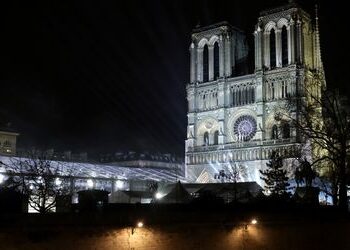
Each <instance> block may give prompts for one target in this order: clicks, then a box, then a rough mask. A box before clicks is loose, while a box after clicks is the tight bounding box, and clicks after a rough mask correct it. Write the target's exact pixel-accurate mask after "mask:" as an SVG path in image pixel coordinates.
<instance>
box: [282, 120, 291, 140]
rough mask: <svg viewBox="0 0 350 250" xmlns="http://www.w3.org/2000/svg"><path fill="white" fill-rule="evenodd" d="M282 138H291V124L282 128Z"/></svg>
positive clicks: (285, 124) (286, 124)
mask: <svg viewBox="0 0 350 250" xmlns="http://www.w3.org/2000/svg"><path fill="white" fill-rule="evenodd" d="M282 137H283V138H284V139H287V138H290V125H289V123H284V124H283V126H282Z"/></svg>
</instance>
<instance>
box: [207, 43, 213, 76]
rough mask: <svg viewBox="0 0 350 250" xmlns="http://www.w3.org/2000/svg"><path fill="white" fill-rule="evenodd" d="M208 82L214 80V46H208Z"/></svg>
mask: <svg viewBox="0 0 350 250" xmlns="http://www.w3.org/2000/svg"><path fill="white" fill-rule="evenodd" d="M208 54H209V60H208V63H209V81H212V80H214V46H213V45H208Z"/></svg>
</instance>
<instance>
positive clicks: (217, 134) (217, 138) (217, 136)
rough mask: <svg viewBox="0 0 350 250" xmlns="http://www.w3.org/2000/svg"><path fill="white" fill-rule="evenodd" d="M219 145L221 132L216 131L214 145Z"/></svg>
mask: <svg viewBox="0 0 350 250" xmlns="http://www.w3.org/2000/svg"><path fill="white" fill-rule="evenodd" d="M218 144H219V131H218V130H216V131H215V133H214V145H218Z"/></svg>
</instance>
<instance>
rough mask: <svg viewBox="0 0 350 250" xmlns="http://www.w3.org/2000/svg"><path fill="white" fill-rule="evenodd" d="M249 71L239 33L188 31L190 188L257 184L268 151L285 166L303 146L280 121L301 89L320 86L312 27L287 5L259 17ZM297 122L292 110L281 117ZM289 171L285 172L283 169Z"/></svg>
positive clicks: (219, 28) (224, 27) (223, 28)
mask: <svg viewBox="0 0 350 250" xmlns="http://www.w3.org/2000/svg"><path fill="white" fill-rule="evenodd" d="M254 38H255V48H254V54H255V71H254V73H253V74H248V73H247V55H248V48H247V43H246V37H245V35H244V33H243V32H242V31H240V30H238V29H236V28H234V27H232V26H231V25H229V24H228V23H226V22H223V23H218V24H215V25H211V26H207V27H203V28H199V29H195V30H194V31H193V33H192V42H191V45H190V55H191V64H190V65H191V74H190V83H188V84H187V100H188V126H187V140H186V174H187V176H186V177H187V178H188V180H189V181H192V182H217V181H223V178H218V177H220V176H221V177H223V176H224V177H226V181H230V180H232V179H230V178H231V177H232V171H234V169H240V177H239V180H238V181H256V182H258V183H261V181H260V176H259V171H258V170H259V169H262V168H264V167H265V166H266V161H267V160H268V159H269V156H270V154H271V152H272V151H277V152H279V154H280V155H281V156H283V157H284V158H285V159H287V161H292V160H293V159H294V158H295V157H297V156H299V155H300V153H301V148H302V147H303V145H304V144H305V143H304V142H303V140H302V139H301V138H300V136H299V135H298V131H297V130H296V129H295V128H294V127H293V126H292V124H291V122H290V120H289V119H288V118H287V117H286V116H285V115H283V112H281V107H282V106H286V103H287V101H288V100H289V99H290V98H293V97H296V96H301V98H303V97H302V96H304V93H303V91H304V89H305V88H306V87H307V85H308V84H313V85H314V86H316V87H315V88H314V91H316V92H319V93H320V90H321V88H322V87H323V86H324V85H325V81H324V73H323V65H322V60H321V53H320V43H319V31H318V22H317V18H316V22H313V21H312V19H311V17H310V15H309V14H308V13H306V12H305V11H304V10H302V9H301V8H300V7H299V6H297V5H296V4H295V3H293V2H290V3H289V4H287V5H284V6H282V7H279V8H276V9H271V10H268V11H264V12H261V13H260V17H259V18H258V23H257V25H256V29H255V31H254ZM288 112H289V115H290V116H289V117H297V114H298V110H296V109H291V110H289V111H288ZM288 165H289V166H291V164H288Z"/></svg>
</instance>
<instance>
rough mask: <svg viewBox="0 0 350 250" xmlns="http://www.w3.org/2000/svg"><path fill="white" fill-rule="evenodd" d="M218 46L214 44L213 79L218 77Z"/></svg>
mask: <svg viewBox="0 0 350 250" xmlns="http://www.w3.org/2000/svg"><path fill="white" fill-rule="evenodd" d="M219 67H220V66H219V44H218V43H217V42H216V43H214V79H217V78H218V77H219V74H220V73H219Z"/></svg>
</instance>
